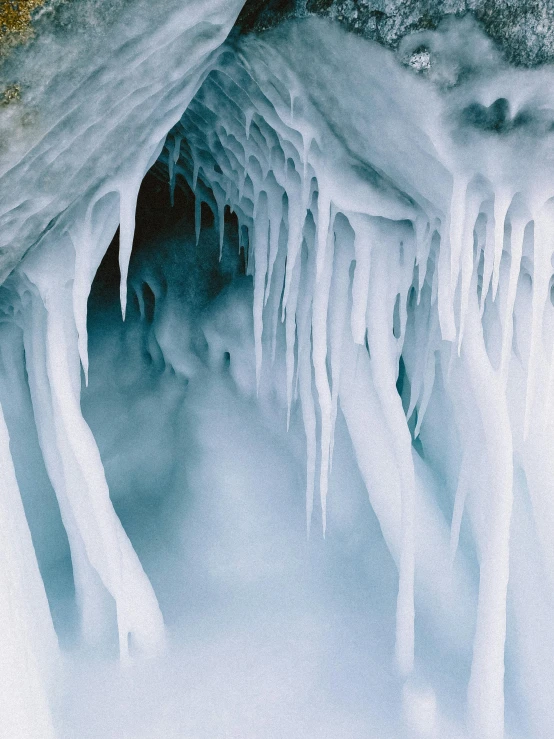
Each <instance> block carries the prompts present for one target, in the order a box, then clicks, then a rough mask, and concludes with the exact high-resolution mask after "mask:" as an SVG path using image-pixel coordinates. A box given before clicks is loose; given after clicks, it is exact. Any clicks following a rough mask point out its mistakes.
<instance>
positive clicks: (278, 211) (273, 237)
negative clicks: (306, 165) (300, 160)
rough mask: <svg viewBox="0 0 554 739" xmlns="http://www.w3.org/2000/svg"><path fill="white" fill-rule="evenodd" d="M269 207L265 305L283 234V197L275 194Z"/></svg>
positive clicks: (270, 200) (269, 202)
mask: <svg viewBox="0 0 554 739" xmlns="http://www.w3.org/2000/svg"><path fill="white" fill-rule="evenodd" d="M268 207H269V257H268V265H267V285H266V291H265V296H264V305H266V304H267V299H268V298H269V291H270V288H271V279H272V277H273V268H274V266H275V260H276V259H277V252H278V250H279V237H280V233H281V222H282V219H283V196H282V194H281V192H279V194H276V193H274V194H273V196H272V197H271V198H270V199H269V201H268Z"/></svg>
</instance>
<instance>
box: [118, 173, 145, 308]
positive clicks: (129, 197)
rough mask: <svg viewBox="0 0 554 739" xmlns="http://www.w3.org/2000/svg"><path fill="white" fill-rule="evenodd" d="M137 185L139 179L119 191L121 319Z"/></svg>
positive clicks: (130, 249) (125, 299)
mask: <svg viewBox="0 0 554 739" xmlns="http://www.w3.org/2000/svg"><path fill="white" fill-rule="evenodd" d="M141 180H142V177H141ZM139 187H140V181H139V182H138V183H135V184H134V185H132V186H131V187H129V189H127V188H125V189H121V190H120V191H119V269H120V272H121V283H120V287H119V297H120V301H121V315H122V316H123V320H125V313H126V312H127V276H128V273H129V262H130V260H131V252H132V250H133V239H134V235H135V210H136V207H137V198H138V192H139Z"/></svg>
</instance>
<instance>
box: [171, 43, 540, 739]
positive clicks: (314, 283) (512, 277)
mask: <svg viewBox="0 0 554 739" xmlns="http://www.w3.org/2000/svg"><path fill="white" fill-rule="evenodd" d="M296 40H298V39H296ZM269 56H270V50H269V49H268V48H267V47H265V46H264V45H263V44H262V43H260V44H259V45H258V46H256V45H255V44H252V45H251V48H250V56H247V55H246V59H245V60H244V59H243V60H242V63H238V64H237V63H236V62H234V60H231V61H229V60H228V59H227V58H226V57H225V55H224V56H223V57H222V58H221V59H220V60H219V62H218V64H217V65H216V68H215V70H214V71H212V73H211V74H210V76H209V77H208V79H207V81H206V82H205V83H204V84H203V86H202V87H201V89H200V91H199V93H198V94H197V95H196V96H195V98H194V100H193V101H192V103H191V105H190V106H189V108H188V109H187V111H186V112H185V114H184V116H183V118H182V119H181V122H180V124H179V125H177V126H176V127H175V128H174V129H173V131H172V132H171V134H170V135H169V136H168V140H167V143H166V148H165V150H164V153H163V154H162V158H161V160H162V161H163V162H165V164H166V166H167V169H168V171H169V179H170V188H171V192H172V196H173V191H174V188H175V186H176V183H178V182H179V179H180V178H183V181H186V182H187V184H188V186H189V187H190V188H191V189H192V190H193V191H194V193H195V196H196V233H197V238H198V235H199V232H200V213H201V207H202V203H206V204H208V205H209V207H210V208H211V209H212V211H213V213H214V216H215V217H216V220H217V221H218V223H219V228H220V238H221V245H223V237H224V217H225V211H226V208H229V209H230V210H231V211H232V212H233V213H235V214H236V217H237V219H238V223H239V232H240V236H241V246H242V248H244V250H245V255H246V263H247V272H248V274H250V275H252V277H253V283H254V303H253V318H254V339H255V351H256V376H257V382H258V384H259V382H260V377H261V376H262V365H263V363H264V362H265V363H268V365H270V364H271V363H272V362H273V361H274V358H275V346H276V335H277V326H278V323H279V322H280V321H281V322H283V323H284V324H285V334H286V374H287V388H286V397H287V404H288V414H289V418H290V409H291V406H292V405H293V404H294V403H296V402H297V401H299V403H300V406H301V412H302V417H303V423H304V428H305V434H306V450H307V453H306V479H307V485H306V487H307V489H306V516H307V527H308V534H309V532H310V526H311V522H312V517H313V509H314V492H315V490H316V489H317V488H318V489H319V495H320V499H321V513H322V525H323V531H324V532H325V527H326V499H327V490H328V479H329V473H330V469H331V466H332V459H333V437H334V428H335V422H336V418H337V409H338V407H339V405H340V408H341V411H342V413H343V414H344V418H345V420H346V424H347V427H348V431H349V434H350V437H351V440H352V443H353V447H354V450H355V453H356V457H357V461H358V465H359V468H360V471H361V473H362V476H363V478H364V481H365V483H366V486H367V490H368V494H369V497H370V500H371V504H372V507H373V509H374V511H375V513H376V515H377V517H378V519H379V522H380V525H381V528H382V531H383V535H384V538H385V540H386V542H387V545H388V547H389V549H390V551H391V554H392V556H393V558H394V559H395V561H396V563H397V566H398V570H399V592H398V601H397V643H396V656H397V661H398V665H399V669H400V672H401V674H403V675H408V674H409V673H410V672H411V671H412V670H413V667H414V613H415V605H414V601H415V597H419V598H420V599H421V601H424V600H425V599H428V601H430V602H431V603H432V604H433V607H435V608H436V609H437V610H438V612H439V614H440V616H439V618H445V619H446V620H447V621H448V622H449V628H452V629H453V630H454V632H455V631H456V630H457V636H458V638H460V639H462V638H463V637H462V634H464V635H465V633H466V630H465V629H466V627H467V623H468V622H469V624H471V625H470V627H469V630H473V633H474V636H473V656H472V665H471V677H470V681H469V688H468V724H469V730H470V733H471V735H472V736H475V737H480V738H481V737H482V738H483V739H485V738H486V739H500V737H502V736H503V735H504V659H505V657H504V655H505V640H506V602H507V590H508V572H509V559H510V549H509V538H510V525H511V519H512V502H513V486H514V475H520V477H521V476H524V478H525V483H524V487H525V490H526V491H528V494H529V497H530V500H531V505H532V508H533V512H534V517H533V518H534V521H535V525H536V528H537V538H538V541H539V546H540V550H541V556H542V557H543V558H544V559H543V563H544V567H545V570H546V571H548V572H552V571H554V570H553V566H554V556H553V555H554V551H553V549H552V547H551V545H550V543H549V532H550V531H551V530H552V523H553V514H554V507H553V504H552V496H551V488H552V485H553V482H552V481H553V480H554V476H553V474H552V472H553V471H554V470H552V469H551V467H552V464H553V463H552V461H551V460H552V453H551V449H552V448H553V444H554V424H553V423H552V418H553V411H554V408H553V398H552V395H553V393H554V387H553V385H554V342H553V338H554V309H553V304H552V302H551V288H552V265H551V257H552V254H553V252H554V199H549V198H548V192H547V194H546V195H545V191H544V188H543V187H542V184H537V180H535V181H533V178H529V177H528V174H529V163H528V162H525V165H522V168H521V171H520V172H519V176H518V173H517V172H514V171H508V172H507V171H505V170H504V169H503V167H502V154H504V155H505V157H506V159H507V160H508V161H510V157H511V155H512V149H513V144H511V145H505V144H504V143H502V142H501V143H500V145H498V148H495V147H497V144H496V142H495V143H494V147H493V151H492V154H491V155H490V156H487V155H486V154H485V153H484V150H483V149H482V148H481V146H482V143H481V140H479V138H478V137H477V140H478V144H476V145H475V147H474V148H473V149H472V148H471V145H469V146H468V148H469V149H470V151H472V154H473V156H474V157H475V160H474V161H472V162H468V161H466V162H465V163H464V165H463V166H460V164H459V163H457V162H456V161H455V158H456V154H455V153H454V154H452V153H448V154H446V153H445V154H444V155H443V156H442V161H441V155H440V154H437V159H438V160H439V161H440V162H441V165H443V166H444V167H445V168H447V169H449V170H450V171H451V172H453V173H454V174H453V176H452V177H450V182H451V183H453V184H451V185H450V189H451V197H450V198H448V196H446V199H447V200H448V199H449V200H450V203H449V204H447V207H446V208H444V207H442V205H443V204H442V203H441V202H436V203H433V202H432V201H431V200H430V199H429V197H427V194H428V190H427V192H426V190H425V186H424V187H422V192H421V193H418V192H417V190H416V191H414V189H413V188H407V190H408V192H404V191H402V189H401V188H397V187H396V186H395V184H393V183H394V178H393V174H395V173H391V177H387V174H388V173H387V171H386V169H385V171H383V168H380V170H379V171H376V170H373V171H367V170H366V171H365V172H364V170H363V167H360V166H359V162H357V161H356V159H355V158H354V157H352V156H349V154H348V153H347V151H345V149H341V145H340V144H339V143H338V141H337V139H336V138H335V137H334V136H333V135H332V134H331V132H330V131H329V129H328V128H327V124H326V121H325V119H324V116H321V115H320V113H319V112H318V110H317V108H316V106H315V105H313V104H312V103H311V101H310V99H309V96H308V95H306V94H304V95H303V94H302V91H297V90H296V88H295V84H296V83H295V78H294V76H293V74H292V73H291V70H290V68H288V69H287V70H286V71H284V70H283V68H282V67H280V68H279V69H278V72H277V71H273V67H271V66H270V62H268V61H267V62H266V60H267V59H268V57H269ZM287 75H289V76H288V78H287ZM501 86H502V85H500V87H501ZM492 87H493V86H492ZM494 94H496V95H499V93H498V92H497V91H496V90H495V89H494V87H493V89H492V91H491V90H487V91H486V93H485V95H484V97H486V96H487V95H488V96H489V99H491V98H490V96H491V95H494ZM494 99H495V98H494V97H492V100H494ZM368 115H369V116H370V115H371V113H368ZM470 144H471V141H470ZM376 145H377V146H378V143H376ZM485 146H486V144H485ZM510 146H511V147H512V149H510ZM530 146H532V144H531V145H530ZM452 147H453V151H454V152H455V146H454V144H452ZM503 147H505V148H504V150H503ZM485 151H486V149H485ZM520 155H521V153H520ZM466 156H467V154H466ZM498 158H500V163H499V162H498ZM516 159H517V155H516ZM513 164H514V162H513V157H512V159H511V161H510V164H509V166H510V167H513ZM410 166H411V163H410V161H409V158H408V160H407V161H406V170H409V168H410ZM391 169H393V168H392V167H391ZM515 169H517V166H516V168H515ZM418 174H419V173H418V172H417V171H416V172H412V173H410V172H408V171H407V172H406V173H405V175H406V176H405V181H406V182H410V180H411V181H412V182H413V178H414V177H417V175H418ZM422 179H423V180H425V177H422ZM401 365H402V372H403V373H404V377H403V390H402V391H401V392H400V393H399V392H397V381H398V379H399V373H400V367H401ZM437 368H439V369H440V370H441V372H442V374H441V377H440V381H437V377H436V372H437ZM433 393H435V395H436V396H439V397H440V396H441V394H442V400H439V402H442V404H443V411H444V414H445V416H444V418H443V419H442V422H443V423H444V426H445V429H444V431H445V435H446V427H447V426H448V425H449V424H450V425H452V418H453V419H454V421H453V425H454V428H455V434H456V435H457V441H458V443H459V445H460V447H459V448H460V456H459V459H458V460H457V461H455V462H454V467H455V469H454V470H452V469H450V470H449V472H448V474H449V475H450V476H451V477H452V478H456V477H457V482H455V481H454V483H455V484H454V490H455V496H454V500H453V505H452V509H453V513H452V519H451V521H449V522H448V524H449V528H450V531H448V527H447V526H445V525H444V521H443V520H442V518H441V516H440V515H437V513H436V510H434V509H433V505H432V502H430V499H429V496H428V494H426V492H425V491H424V488H425V486H426V474H427V475H428V476H429V474H430V473H429V465H430V464H431V466H432V462H429V461H427V462H425V457H426V454H425V452H426V450H425V443H424V444H423V453H421V446H420V453H417V452H415V451H414V442H416V444H417V441H420V444H421V440H420V438H419V437H420V433H421V429H422V425H423V423H424V421H425V414H426V410H427V407H428V405H429V402H430V400H431V398H432V395H433ZM451 414H452V415H451ZM431 423H433V421H432V422H431ZM434 423H435V429H434V431H435V432H436V433H437V434H438V436H439V437H440V434H441V432H442V431H443V429H441V428H440V421H439V426H438V428H437V422H436V420H435V421H434ZM435 443H436V444H437V445H438V446H439V447H440V443H441V442H440V441H438V442H435ZM443 443H444V444H446V441H445V442H443ZM549 450H550V451H549ZM445 456H448V451H446V449H445ZM456 465H458V466H457V468H456ZM425 468H426V469H427V472H425V471H424V469H425ZM439 477H440V472H439ZM427 480H428V478H427ZM451 482H452V480H447V479H444V480H443V481H442V485H443V486H444V487H448V484H449V483H451ZM440 484H441V483H440V481H439V486H440ZM465 508H467V509H468V513H469V517H470V521H471V531H472V536H473V539H474V545H475V550H476V555H477V559H478V562H479V572H480V576H479V585H478V595H477V607H476V611H477V613H476V617H474V618H472V617H471V616H470V617H469V619H467V620H466V616H467V611H468V610H469V609H470V608H471V607H473V604H474V597H475V596H474V594H473V592H472V586H471V584H469V576H468V573H467V563H466V562H464V555H463V554H460V553H458V556H457V550H458V541H459V536H460V528H461V523H462V517H463V513H464V509H465ZM422 539H425V541H422ZM513 580H514V583H516V577H515V576H514V578H513ZM550 584H551V583H549V586H550ZM514 587H516V586H514ZM414 588H415V589H418V590H419V593H418V595H417V596H414ZM519 600H520V595H519V594H518V597H517V599H516V605H515V606H514V610H515V618H516V620H517V630H518V633H519V634H520V635H521V640H522V643H523V642H528V643H526V644H525V646H524V647H523V648H522V650H521V652H520V653H519V655H518V657H517V658H516V659H518V660H520V661H521V664H520V665H519V667H520V668H521V671H522V675H524V676H525V678H524V679H525V680H528V681H529V682H528V685H530V686H532V687H531V690H530V691H529V692H530V693H532V692H534V691H535V690H536V692H535V696H534V698H533V697H531V699H530V700H531V703H533V701H535V703H536V706H532V707H531V709H530V710H531V713H532V714H540V712H541V707H540V704H541V700H542V698H541V697H540V693H541V689H540V687H539V683H540V681H541V677H540V668H535V670H534V668H533V666H532V664H530V663H532V662H533V660H534V659H535V657H536V656H537V647H536V646H535V647H533V649H534V650H535V651H533V650H531V651H530V652H529V651H526V650H527V649H528V647H529V644H530V642H531V641H532V639H530V637H529V630H530V629H532V628H533V627H530V626H529V624H528V623H526V622H527V621H528V618H529V609H528V608H527V606H526V605H525V604H523V603H521V602H519V603H518V601H519ZM535 605H536V604H535ZM457 610H458V613H456V611H457ZM538 610H539V611H540V608H539V609H538ZM447 611H450V613H449V614H448V616H445V613H446V612H447ZM461 612H463V615H460V614H461ZM543 613H546V614H548V610H547V611H543ZM540 619H541V617H540V616H538V615H536V614H535V622H534V623H535V626H536V624H537V623H538V622H539V621H540ZM547 623H548V621H546V624H547ZM462 624H464V625H462ZM541 628H544V622H543V626H541ZM540 648H541V647H539V649H540ZM542 648H544V649H548V645H547V644H543V645H542ZM523 663H526V664H523ZM543 692H544V691H543Z"/></svg>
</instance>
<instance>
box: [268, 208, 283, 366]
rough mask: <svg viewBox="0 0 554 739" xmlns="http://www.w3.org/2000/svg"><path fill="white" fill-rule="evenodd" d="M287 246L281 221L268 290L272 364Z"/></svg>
mask: <svg viewBox="0 0 554 739" xmlns="http://www.w3.org/2000/svg"><path fill="white" fill-rule="evenodd" d="M286 246H287V233H286V228H285V226H284V223H283V222H281V228H280V230H279V246H278V249H277V256H276V258H275V263H274V268H273V274H272V281H273V285H272V286H271V287H270V285H269V283H268V288H267V289H268V291H269V292H270V294H271V300H270V301H269V309H270V315H271V317H272V318H271V364H272V365H273V364H274V363H275V353H276V350H277V327H278V324H279V307H280V305H281V294H282V291H283V283H284V280H285V268H286V258H287V257H286Z"/></svg>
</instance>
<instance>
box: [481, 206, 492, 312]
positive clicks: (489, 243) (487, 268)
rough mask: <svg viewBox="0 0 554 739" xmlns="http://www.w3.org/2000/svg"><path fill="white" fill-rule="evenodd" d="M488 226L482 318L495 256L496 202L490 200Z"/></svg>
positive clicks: (487, 212)
mask: <svg viewBox="0 0 554 739" xmlns="http://www.w3.org/2000/svg"><path fill="white" fill-rule="evenodd" d="M486 216H487V225H486V228H485V253H484V262H483V287H482V290H481V303H480V312H481V318H482V317H483V313H484V312H485V304H486V302H487V296H488V294H489V289H490V286H491V282H492V275H493V270H494V256H495V248H496V244H495V235H496V234H495V227H494V226H495V224H494V202H493V201H492V200H489V202H488V203H487V204H486Z"/></svg>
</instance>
